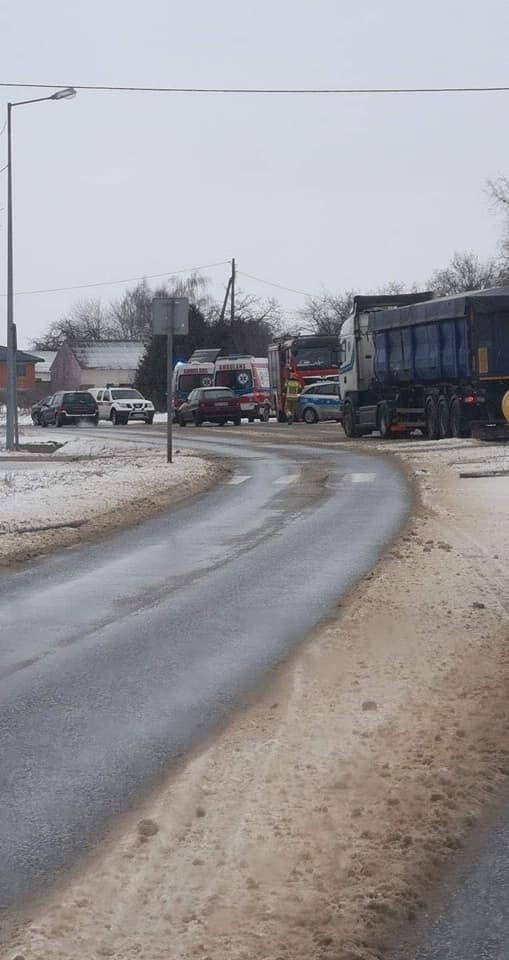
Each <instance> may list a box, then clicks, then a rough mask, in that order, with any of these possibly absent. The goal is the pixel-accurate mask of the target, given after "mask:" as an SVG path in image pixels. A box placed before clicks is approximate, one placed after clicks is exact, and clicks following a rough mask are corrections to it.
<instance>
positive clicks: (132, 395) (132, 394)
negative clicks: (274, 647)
mask: <svg viewBox="0 0 509 960" xmlns="http://www.w3.org/2000/svg"><path fill="white" fill-rule="evenodd" d="M111 397H112V399H113V400H143V397H142V395H141V393H138V391H137V390H112V391H111Z"/></svg>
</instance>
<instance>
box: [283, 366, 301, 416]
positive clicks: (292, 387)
mask: <svg viewBox="0 0 509 960" xmlns="http://www.w3.org/2000/svg"><path fill="white" fill-rule="evenodd" d="M300 391H301V385H300V383H299V381H298V380H296V379H295V378H294V377H290V379H289V380H287V381H286V391H285V416H286V422H287V423H293V421H294V420H295V414H296V411H297V400H298V399H299V393H300Z"/></svg>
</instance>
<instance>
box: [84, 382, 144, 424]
mask: <svg viewBox="0 0 509 960" xmlns="http://www.w3.org/2000/svg"><path fill="white" fill-rule="evenodd" d="M90 393H91V394H92V396H93V397H94V399H95V401H96V403H97V406H98V408H99V419H100V420H111V422H112V423H114V424H119V425H120V424H126V423H128V422H129V420H144V421H145V423H149V424H150V423H152V421H153V419H154V413H155V410H154V404H153V403H152V402H151V401H150V400H145V397H143V396H142V395H141V393H140V392H139V391H138V390H134V389H133V388H132V387H102V388H100V389H94V390H90Z"/></svg>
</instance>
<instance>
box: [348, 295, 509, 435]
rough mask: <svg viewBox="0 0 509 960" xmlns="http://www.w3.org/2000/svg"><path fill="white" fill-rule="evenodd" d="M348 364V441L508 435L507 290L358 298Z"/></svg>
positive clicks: (350, 330)
mask: <svg viewBox="0 0 509 960" xmlns="http://www.w3.org/2000/svg"><path fill="white" fill-rule="evenodd" d="M388 301H390V302H388ZM340 359H341V363H340V370H339V373H340V389H341V397H342V400H343V426H344V429H345V431H346V433H347V435H348V436H350V437H355V436H361V435H362V434H366V433H371V432H372V431H373V430H379V431H380V433H381V435H382V436H383V437H390V436H396V435H397V434H401V433H408V432H410V431H412V430H414V429H415V428H419V429H421V430H422V431H423V433H424V434H425V436H427V437H428V438H429V439H431V440H436V439H440V438H443V437H450V436H453V437H466V436H471V435H474V436H478V437H482V438H497V439H498V438H508V439H509V422H508V421H509V287H496V288H493V289H490V290H481V291H478V292H473V293H466V294H461V295H459V296H454V297H444V298H442V299H433V298H432V294H430V293H422V294H408V295H405V294H399V295H398V296H394V297H392V298H391V297H355V298H354V306H353V312H352V314H351V316H350V317H349V318H348V320H347V321H346V322H345V324H344V325H343V329H342V331H341V339H340Z"/></svg>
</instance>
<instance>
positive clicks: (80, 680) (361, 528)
mask: <svg viewBox="0 0 509 960" xmlns="http://www.w3.org/2000/svg"><path fill="white" fill-rule="evenodd" d="M108 428H109V429H112V428H110V425H109V424H108V425H105V427H104V429H108ZM99 429H101V428H99ZM149 429H151V428H149ZM286 429H288V428H286ZM313 429H315V431H316V432H315V433H311V434H310V432H309V431H307V432H305V431H302V432H300V433H297V432H295V433H293V434H292V437H291V442H290V443H288V442H286V440H287V436H288V435H286V436H285V433H284V429H283V431H281V430H280V429H279V428H275V429H274V430H273V431H272V432H271V431H269V430H268V428H267V427H266V426H265V425H263V427H262V425H260V430H259V432H257V428H256V427H251V428H249V430H244V429H240V430H235V429H234V428H232V429H231V431H230V430H228V429H227V428H225V429H224V430H219V429H214V428H211V429H210V430H207V429H205V430H203V431H200V432H199V436H195V435H194V432H191V431H189V432H188V431H186V432H185V435H184V436H182V435H180V434H179V435H178V446H181V447H183V446H184V445H185V446H190V447H193V448H195V449H197V450H203V451H210V452H215V453H217V454H219V455H224V456H229V457H231V458H232V459H233V464H234V467H235V473H234V476H233V477H232V480H230V481H229V482H227V483H225V484H221V485H220V486H218V487H217V488H215V489H214V490H212V491H211V492H209V493H208V494H206V495H204V496H203V497H200V498H198V499H196V500H194V501H193V502H191V503H189V504H188V505H187V506H186V505H184V506H181V507H180V508H177V509H175V510H173V511H172V512H170V513H167V514H165V515H163V516H161V517H159V518H157V519H154V520H151V521H147V522H145V523H143V524H141V525H140V526H137V527H135V528H133V529H130V530H126V531H123V532H121V533H117V534H115V535H114V536H112V537H110V538H109V539H108V540H105V541H103V542H100V543H94V544H87V545H82V546H79V547H73V548H71V549H67V550H64V551H62V552H61V553H59V554H55V555H52V556H48V557H47V558H42V559H40V560H38V561H35V562H32V563H30V564H29V565H25V566H24V567H21V568H19V569H18V570H17V571H15V572H12V573H10V574H2V575H1V577H0V850H1V858H0V906H2V907H4V908H5V907H14V906H17V905H20V904H21V903H22V902H23V901H24V900H25V899H26V898H27V897H28V896H30V895H31V894H34V893H37V892H39V890H41V889H42V888H44V887H45V886H46V885H47V884H48V882H51V880H52V879H54V877H55V876H56V875H57V874H58V872H59V871H60V870H61V869H62V868H64V867H66V866H68V865H71V864H72V863H73V861H74V860H75V859H76V857H77V856H79V855H80V854H82V853H83V852H85V851H86V850H87V849H89V848H90V846H91V845H93V843H94V841H96V840H97V839H98V838H99V837H100V836H101V834H103V833H104V831H105V830H106V829H107V826H108V823H109V822H110V821H111V820H112V819H113V818H115V816H117V815H118V814H120V813H122V812H123V811H125V810H127V809H128V808H129V807H130V806H131V805H132V804H133V803H134V802H136V801H137V800H139V799H140V798H141V797H142V796H143V795H144V793H145V792H146V791H147V790H148V789H149V788H150V787H151V786H153V785H154V784H155V783H156V782H157V781H158V779H160V778H161V776H162V775H163V774H164V772H165V771H167V770H168V768H169V767H170V766H171V764H172V762H174V761H175V760H176V758H178V757H180V756H181V755H182V754H183V753H185V751H187V750H188V749H189V748H190V747H192V746H193V745H194V744H196V743H197V742H199V741H200V739H203V738H204V737H205V736H206V735H208V734H209V733H210V732H211V731H212V730H213V729H214V727H215V726H216V725H217V724H218V723H219V722H220V721H221V720H222V719H223V718H224V717H225V716H226V715H227V714H228V712H229V711H231V710H232V708H233V707H235V706H236V705H237V704H239V703H241V702H242V700H243V698H245V697H246V695H247V694H248V693H249V691H251V690H253V689H254V688H255V687H256V685H257V684H258V683H259V682H261V681H262V680H263V678H264V677H266V676H267V674H268V673H269V672H270V671H271V670H272V669H274V668H275V667H276V666H277V665H278V664H279V663H280V662H281V661H282V660H283V659H284V658H285V657H286V656H287V655H288V654H289V653H290V651H291V650H292V649H293V648H294V647H295V645H296V644H297V643H298V642H299V640H301V639H302V638H303V637H304V636H305V635H306V634H307V633H308V632H309V630H310V629H311V628H312V627H313V626H314V625H315V624H316V623H317V622H319V621H320V620H321V619H322V618H324V617H325V616H327V614H329V613H330V612H331V611H332V610H333V609H334V606H335V603H336V602H337V600H338V599H339V598H340V596H341V595H342V594H343V593H344V592H345V591H346V590H347V589H348V588H349V587H350V586H351V585H352V583H354V582H355V580H356V579H357V578H358V577H359V576H361V575H362V574H363V573H365V572H366V571H367V570H368V569H369V568H370V567H371V566H372V565H373V563H374V562H375V560H376V559H377V556H378V555H379V553H380V551H381V550H382V548H383V546H384V545H385V544H386V543H387V542H388V541H389V540H390V539H391V537H392V536H393V535H394V534H395V533H396V532H397V530H398V528H399V526H400V525H401V523H402V522H403V521H404V519H405V517H406V515H407V513H408V510H409V492H408V489H407V486H406V483H405V481H404V479H403V478H402V476H401V474H399V473H398V472H397V470H396V469H395V468H394V467H393V466H392V465H391V464H390V463H389V462H388V461H386V460H385V459H383V458H380V459H378V458H373V457H369V456H363V455H362V453H360V454H359V455H358V454H356V453H351V452H348V451H347V450H345V449H341V445H340V444H337V443H336V442H335V438H336V437H337V433H336V432H335V431H337V429H338V428H332V429H331V428H329V427H324V429H323V430H322V431H320V430H319V428H313ZM197 433H198V431H197ZM182 434H184V431H182ZM94 435H95V436H97V431H94ZM116 435H117V436H118V437H121V436H126V437H127V436H129V437H132V438H133V439H134V438H136V440H137V441H138V442H139V440H140V439H143V438H146V439H148V436H147V429H146V428H145V429H143V428H138V427H134V428H127V429H125V430H120V429H119V430H118V433H117V434H116ZM310 436H311V438H312V439H313V440H314V438H315V437H316V440H323V441H324V445H323V446H316V445H313V446H311V445H306V444H309V437H310ZM156 438H160V442H161V444H163V445H164V442H165V441H164V433H163V432H162V430H161V431H157V430H154V431H153V432H151V433H150V440H151V441H152V442H153V441H154V439H156ZM272 438H273V439H272ZM296 441H298V442H296Z"/></svg>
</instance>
